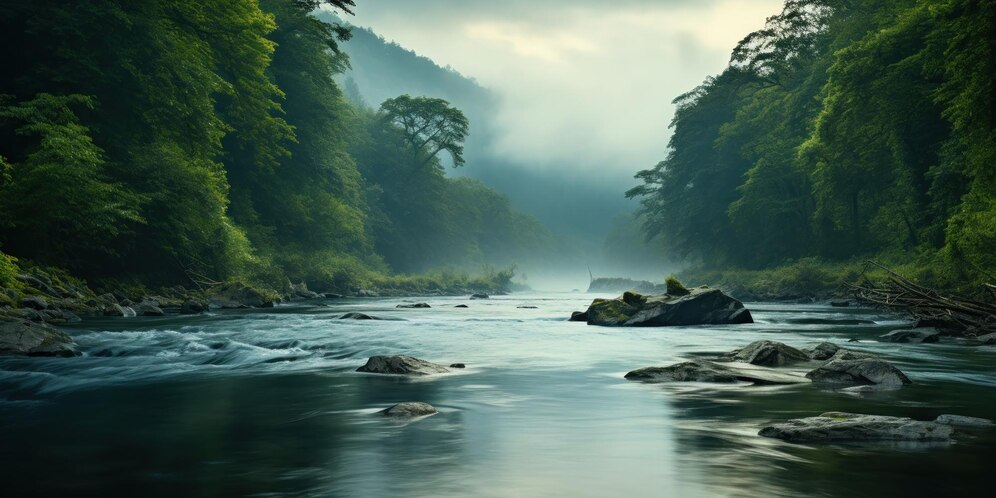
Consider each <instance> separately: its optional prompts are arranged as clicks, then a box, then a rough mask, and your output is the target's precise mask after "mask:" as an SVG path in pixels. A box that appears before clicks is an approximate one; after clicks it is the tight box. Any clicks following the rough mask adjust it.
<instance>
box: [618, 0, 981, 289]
mask: <svg viewBox="0 0 996 498" xmlns="http://www.w3.org/2000/svg"><path fill="white" fill-rule="evenodd" d="M994 49H996V2H992V1H989V0H902V1H884V0H860V1H842V0H788V1H787V2H786V3H785V7H784V9H783V11H782V12H781V13H780V14H778V15H775V16H773V17H770V18H769V19H768V21H767V23H766V26H765V27H764V29H762V30H760V31H757V32H755V33H752V34H750V35H749V36H747V37H746V38H744V39H743V40H742V41H741V42H740V44H739V45H738V46H737V47H736V49H735V50H734V51H733V56H732V58H731V62H730V65H729V67H728V68H727V69H726V70H725V71H724V72H723V73H722V74H720V75H718V76H716V77H711V78H708V79H707V80H706V81H705V82H704V83H703V84H702V85H701V86H699V87H698V88H696V89H694V90H692V91H691V92H689V93H687V94H685V95H682V96H680V97H678V98H677V99H676V100H675V104H676V105H677V106H678V108H677V113H676V115H675V118H674V121H673V123H672V127H673V129H674V134H673V136H672V138H671V142H670V152H669V154H668V156H667V158H666V159H665V160H664V161H662V162H661V163H659V164H658V165H657V166H655V167H654V168H652V169H650V170H646V171H642V172H640V173H639V174H638V175H637V177H638V178H639V179H641V180H642V181H643V184H642V185H641V186H639V187H637V188H634V189H632V190H631V191H629V192H628V194H627V195H629V196H631V197H639V198H641V199H642V205H643V212H642V214H643V215H644V216H645V217H646V223H645V228H646V233H647V234H648V235H649V236H659V237H661V238H662V239H663V241H664V243H665V244H666V246H667V247H668V249H669V250H670V251H672V252H675V253H679V254H681V255H683V256H685V257H687V258H690V259H692V260H697V261H699V262H701V263H703V264H705V265H706V266H711V267H714V268H715V267H722V266H737V267H743V268H762V267H766V266H771V265H778V264H782V263H785V262H788V261H792V260H796V259H799V258H805V257H810V256H816V257H820V258H823V259H824V260H847V259H850V258H860V257H868V256H873V255H877V256H882V255H884V256H885V257H886V258H892V259H894V260H906V261H909V260H916V261H918V262H920V263H921V264H920V265H919V266H920V267H921V268H924V269H925V270H924V274H923V275H922V276H923V277H927V278H933V279H935V280H938V281H940V282H941V283H946V284H954V283H955V282H961V283H962V284H964V283H966V282H973V281H978V280H982V279H987V278H988V279H991V278H992V276H991V275H992V274H994V273H996V131H994V130H996V128H994V124H996V123H994V114H996V100H994V98H996V50H994Z"/></svg>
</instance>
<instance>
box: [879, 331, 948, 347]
mask: <svg viewBox="0 0 996 498" xmlns="http://www.w3.org/2000/svg"><path fill="white" fill-rule="evenodd" d="M879 339H882V341H884V342H909V343H913V344H919V343H921V342H928V343H929V342H938V341H940V340H941V332H940V331H939V330H937V329H935V328H933V327H923V328H918V329H899V330H893V331H892V332H889V333H888V334H885V335H882V336H879Z"/></svg>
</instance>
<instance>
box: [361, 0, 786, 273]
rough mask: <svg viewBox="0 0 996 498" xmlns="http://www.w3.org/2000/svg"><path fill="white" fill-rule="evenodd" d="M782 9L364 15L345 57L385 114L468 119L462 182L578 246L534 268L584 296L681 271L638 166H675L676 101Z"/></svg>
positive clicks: (731, 5)
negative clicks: (604, 279)
mask: <svg viewBox="0 0 996 498" xmlns="http://www.w3.org/2000/svg"><path fill="white" fill-rule="evenodd" d="M779 5H780V2H778V1H773V0H757V1H749V2H730V1H709V2H687V1H670V2H654V1H625V2H616V3H614V4H613V7H612V9H609V10H607V9H605V4H604V3H601V2H543V3H542V4H541V5H540V4H536V3H534V2H502V3H501V5H498V4H494V3H492V2H477V1H474V2H462V3H461V4H460V7H459V8H454V7H453V5H452V3H447V2H442V1H429V2H418V3H417V4H415V3H412V2H402V1H397V0H386V1H378V2H368V3H362V4H360V5H358V7H357V8H356V10H355V16H350V17H349V18H348V19H347V21H348V22H350V23H352V24H353V25H354V26H356V28H354V39H353V40H352V41H350V42H347V43H345V44H344V45H343V48H344V50H345V51H346V52H347V53H349V55H350V57H351V64H352V66H353V68H352V70H351V71H348V72H347V73H346V74H345V78H346V79H350V80H352V81H353V82H355V84H356V86H357V87H358V88H357V91H358V92H359V94H360V97H361V98H362V100H363V101H365V103H366V104H367V105H370V106H372V107H376V106H377V105H378V104H379V103H380V102H382V101H383V100H384V99H387V98H391V97H393V96H396V95H399V94H402V93H410V94H413V95H426V96H432V97H440V98H445V99H447V100H449V101H451V102H452V103H453V104H454V105H455V106H457V107H459V108H461V109H462V110H463V111H464V112H465V113H466V114H467V116H468V117H469V118H470V121H471V133H470V136H469V137H468V139H467V144H466V148H467V159H468V161H467V165H466V166H465V167H462V168H457V169H449V170H448V171H447V174H448V175H450V176H464V175H465V176H469V177H472V178H475V179H478V180H481V181H483V182H484V183H485V184H487V185H488V186H489V187H491V188H494V189H495V190H497V191H498V192H501V193H503V194H505V195H506V196H508V197H509V199H510V200H511V202H512V205H513V206H514V207H515V208H516V209H519V210H521V211H523V212H525V213H526V214H529V215H532V216H534V217H536V218H537V219H538V220H540V221H541V222H542V223H544V224H545V225H546V226H547V227H549V228H550V229H551V231H553V232H554V233H555V234H556V235H557V237H558V238H560V239H561V241H562V243H563V244H564V245H565V246H566V247H569V248H570V250H569V251H568V253H567V254H565V255H564V258H562V260H561V261H559V262H558V263H557V264H555V265H552V266H551V265H550V264H549V262H544V263H542V264H536V263H535V262H531V261H518V262H517V264H518V266H519V268H520V275H521V274H524V275H526V276H527V277H528V283H529V285H531V286H534V287H551V286H552V287H556V288H563V287H568V288H575V287H583V286H585V285H586V281H587V279H588V276H589V274H588V268H589V267H590V268H591V270H592V273H593V274H596V276H599V275H601V276H625V277H632V278H644V279H653V280H659V279H661V278H663V275H664V274H665V273H666V272H670V271H673V269H674V268H676V264H675V263H674V262H673V258H669V257H668V256H667V255H666V254H664V253H663V250H662V249H660V248H659V244H657V245H655V244H653V243H648V242H646V241H644V240H643V238H642V235H641V234H640V233H639V230H638V229H637V228H636V227H637V224H638V223H637V222H636V221H635V220H634V219H633V213H635V211H636V209H637V208H638V204H637V203H636V202H635V201H632V200H628V199H626V198H625V197H624V195H623V193H624V192H625V191H626V190H627V189H629V188H631V187H633V186H634V185H635V180H634V179H633V175H634V174H635V173H636V172H637V171H638V170H641V169H645V168H648V167H650V166H652V165H653V164H655V163H657V162H658V161H660V160H661V159H663V158H664V156H665V154H666V152H667V141H668V138H669V134H670V130H669V128H668V125H669V123H670V121H671V119H672V117H673V113H674V106H673V105H672V104H671V101H672V100H673V99H674V97H675V96H677V95H680V94H682V93H684V92H686V91H688V90H689V89H691V88H693V87H695V86H696V85H698V84H699V83H701V81H702V79H703V75H707V74H712V73H715V72H718V71H720V70H722V68H723V67H725V66H726V64H727V62H728V58H729V51H730V49H731V47H733V46H734V45H735V44H736V42H737V41H738V40H739V38H740V37H742V36H743V35H744V34H745V33H748V32H750V31H752V30H755V29H757V28H758V27H760V26H762V25H763V23H764V19H765V17H766V16H767V15H769V14H771V13H772V12H775V11H777V10H778V7H779ZM703 20H708V22H703ZM425 25H432V26H434V29H432V30H426V29H424V26H425ZM364 28H365V29H364ZM367 30H369V31H367ZM377 36H380V37H383V38H384V40H377V39H376V38H377ZM385 42H386V43H388V44H390V43H394V44H397V45H398V46H396V47H393V50H388V49H385V48H384V47H383V44H384V43H385ZM403 51H412V52H414V53H415V54H417V55H418V57H414V54H411V55H412V56H411V57H407V58H406V57H405V56H404V55H403V54H401V52H403ZM392 54H393V55H392ZM416 59H420V60H416ZM430 66H433V67H435V69H437V71H436V74H433V75H432V76H429V75H430V73H432V72H433V71H432V68H431V67H430ZM443 159H444V162H445V161H446V160H447V159H446V158H445V157H444V158H443ZM610 233H611V234H613V237H614V238H615V239H619V237H618V235H619V234H620V233H625V234H627V235H628V237H626V238H625V239H624V240H625V241H626V244H618V243H615V244H614V245H613V243H612V242H611V241H610V240H608V239H607V237H608V236H609V234H610ZM621 247H628V248H629V249H630V250H629V251H627V252H628V254H620V252H621ZM634 253H639V254H640V255H639V256H638V257H637V256H634Z"/></svg>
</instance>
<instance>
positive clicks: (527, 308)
mask: <svg viewBox="0 0 996 498" xmlns="http://www.w3.org/2000/svg"><path fill="white" fill-rule="evenodd" d="M516 308H518V309H520V310H535V309H539V306H529V305H526V306H516Z"/></svg>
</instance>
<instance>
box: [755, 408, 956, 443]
mask: <svg viewBox="0 0 996 498" xmlns="http://www.w3.org/2000/svg"><path fill="white" fill-rule="evenodd" d="M953 433H954V430H953V429H951V427H949V426H947V425H942V424H938V423H936V422H921V421H918V420H913V419H911V418H906V417H887V416H882V415H862V414H857V413H842V412H827V413H824V414H821V415H820V416H818V417H807V418H801V419H793V420H789V421H787V422H785V423H782V424H774V425H770V426H767V427H765V428H763V429H761V431H760V432H758V435H760V436H764V437H771V438H776V439H782V440H785V441H791V442H813V443H820V442H822V443H833V442H847V441H921V442H929V441H950V440H951V435H952V434H953Z"/></svg>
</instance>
